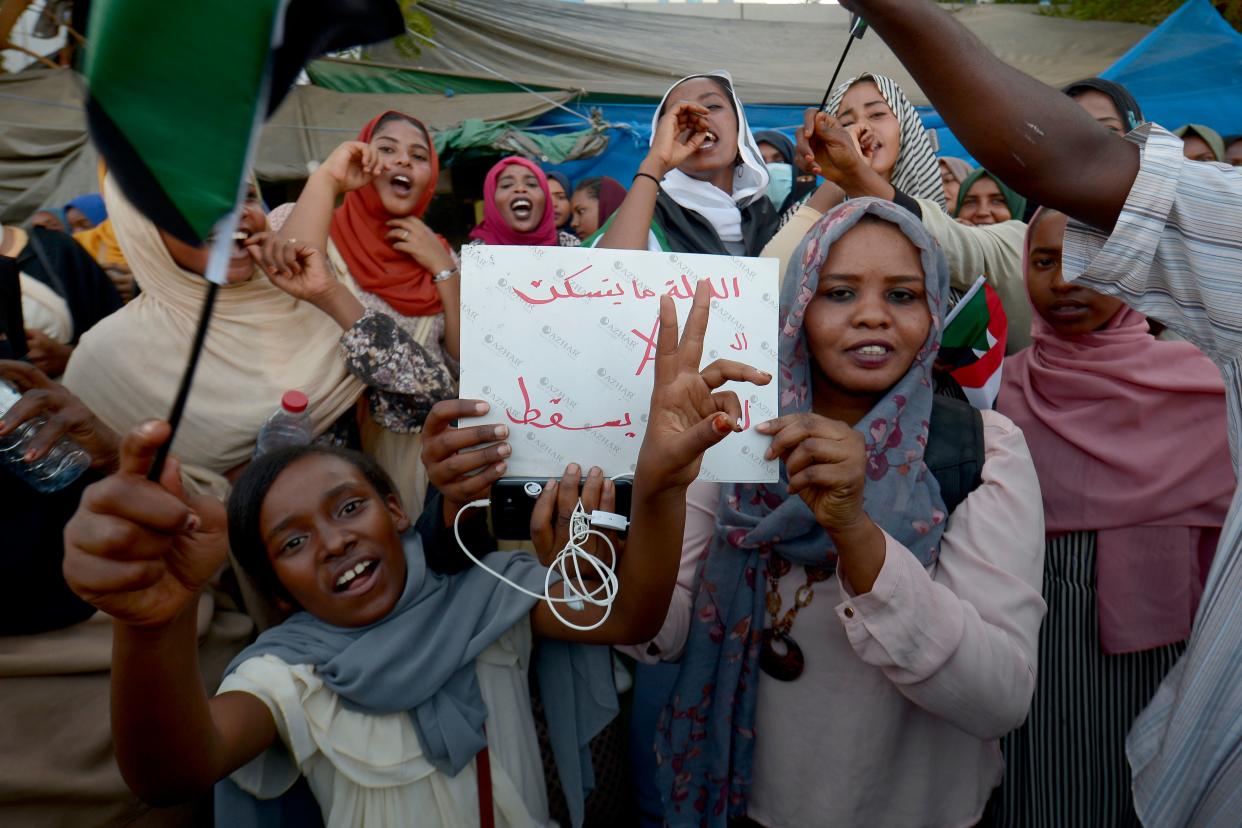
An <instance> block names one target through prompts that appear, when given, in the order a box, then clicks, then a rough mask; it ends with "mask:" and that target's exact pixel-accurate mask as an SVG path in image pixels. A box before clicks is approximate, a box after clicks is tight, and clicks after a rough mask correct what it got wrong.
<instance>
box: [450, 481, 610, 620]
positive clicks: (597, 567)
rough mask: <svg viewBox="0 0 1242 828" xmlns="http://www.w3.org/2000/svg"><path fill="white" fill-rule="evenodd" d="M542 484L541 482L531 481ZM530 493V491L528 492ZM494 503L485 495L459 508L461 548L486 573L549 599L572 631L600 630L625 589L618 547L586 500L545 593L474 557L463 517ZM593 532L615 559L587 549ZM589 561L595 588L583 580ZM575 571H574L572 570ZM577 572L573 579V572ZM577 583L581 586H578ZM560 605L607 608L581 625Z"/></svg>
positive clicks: (574, 519) (457, 531) (571, 521)
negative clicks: (596, 523) (594, 520)
mask: <svg viewBox="0 0 1242 828" xmlns="http://www.w3.org/2000/svg"><path fill="white" fill-rule="evenodd" d="M528 485H536V486H537V485H538V484H528ZM527 494H530V492H529V491H528V492H527ZM538 495H539V492H535V493H534V494H533V495H531V496H532V497H537V496H538ZM490 505H491V501H490V500H488V499H486V498H484V499H482V500H473V501H471V502H469V503H467V504H466V505H465V506H463V507H461V509H459V510H458V511H457V515H456V516H455V517H454V518H453V535H454V536H455V537H456V538H457V545H458V546H460V547H461V551H462V552H464V553H466V557H467V558H469V559H470V560H472V561H474V563H475V565H476V566H478V567H479V568H480V569H482V570H483V571H485V572H488V573H490V574H491V575H493V576H494V577H496V578H497V579H499V580H500V581H501V582H502V583H505V584H508V585H509V586H510V587H512V588H513V589H516V590H517V591H518V592H521V593H522V594H524V595H529V596H530V597H532V598H536V599H539V600H541V601H545V602H546V603H547V605H548V609H550V610H551V611H552V614H553V615H555V616H556V619H557V620H558V621H560V622H561V623H562V624H564V625H565V626H566V627H569V628H570V629H571V630H577V631H579V632H589V631H590V630H594V629H598V628H599V627H602V626H603V625H604V622H606V621H607V620H608V616H609V615H611V614H612V604H613V602H614V601H616V600H617V593H618V592H620V590H621V582H620V581H619V580H617V574H616V572H615V571H614V570H615V567H616V565H617V550H616V547H614V546H613V545H612V540H610V539H609V537H608V536H607V535H606V534H604V533H603V532H600V531H598V530H596V529H592V528H591V518H590V517H589V516H588V515H587V512H586V509H585V508H584V507H583V505H582V501H581V500H579V501H578V505H577V506H575V507H574V511H573V514H572V515H570V518H569V540H568V541H567V542H566V543H565V548H564V549H562V550H561V551H560V552H558V553H557V555H556V558H555V559H554V560H553V561H552V565H551V566H549V567H548V571H547V574H546V575H545V576H544V580H543V594H542V595H539V594H537V593H534V592H531V591H530V590H529V589H527V588H526V587H524V586H522V585H521V584H518V583H514V582H513V581H511V580H509V579H508V578H507V577H505V576H504V575H502V574H501V573H499V572H497V571H496V570H494V569H492V568H491V567H489V566H488V565H487V564H485V563H483V562H482V561H481V560H479V559H478V558H476V557H475V556H474V553H472V552H471V551H470V550H469V549H467V548H466V544H465V542H464V541H462V539H461V516H462V514H463V513H464V512H465V511H466V510H467V509H478V508H486V507H487V506H490ZM592 535H595V536H597V537H599V538H601V539H602V540H603V541H604V543H605V544H607V545H608V554H609V557H610V558H611V560H610V562H609V563H604V562H603V561H602V560H600V559H599V558H597V557H596V556H595V555H592V554H591V553H590V552H588V551H587V550H586V549H585V548H583V544H585V543H586V542H587V541H588V540H589V539H590V537H591V536H592ZM583 562H585V563H586V564H587V568H588V572H590V571H594V574H595V577H596V578H598V580H599V585H598V586H596V587H595V588H594V589H590V590H588V589H586V584H585V583H584V581H583V579H582V569H583V567H582V564H583ZM571 570H572V572H571ZM571 574H572V575H573V578H571V577H570V575H571ZM556 576H560V584H561V596H560V597H557V596H554V595H553V594H552V587H553V586H554V584H555V583H556ZM575 579H576V580H575ZM575 583H576V584H577V586H575ZM557 604H569V605H570V608H571V609H574V610H581V609H582V608H583V606H584V605H585V604H592V605H594V606H597V607H603V608H604V613H603V615H602V616H600V619H599V620H598V621H596V622H595V623H594V624H588V625H585V626H584V625H581V624H578V623H576V622H574V621H571V620H570V619H568V618H566V617H565V616H564V615H563V614H562V613H561V611H560V610H559V609H558V608H557Z"/></svg>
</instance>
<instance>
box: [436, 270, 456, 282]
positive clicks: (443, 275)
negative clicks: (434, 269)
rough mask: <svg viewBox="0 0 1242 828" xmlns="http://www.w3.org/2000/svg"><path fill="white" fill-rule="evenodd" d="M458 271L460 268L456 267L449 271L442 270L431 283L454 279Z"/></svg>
mask: <svg viewBox="0 0 1242 828" xmlns="http://www.w3.org/2000/svg"><path fill="white" fill-rule="evenodd" d="M457 271H458V268H457V267H456V266H453V267H450V268H449V269H448V270H441V271H440V272H439V273H437V274H436V275H435V276H432V277H431V281H433V282H444V281H447V280H449V279H452V278H453V277H454V276H456V275H457Z"/></svg>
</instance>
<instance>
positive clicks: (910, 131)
mask: <svg viewBox="0 0 1242 828" xmlns="http://www.w3.org/2000/svg"><path fill="white" fill-rule="evenodd" d="M860 80H869V81H871V82H872V83H874V84H875V85H876V87H877V88H878V89H879V90H880V94H881V95H883V96H884V100H885V101H887V102H888V107H889V109H891V110H893V114H894V115H896V116H897V120H898V121H899V122H900V123H901V149H900V151H899V152H898V154H897V164H896V165H895V166H894V167H893V175H892V178H891V180H890V183H891V184H892V185H893V186H894V187H896V188H897V189H898V190H901V191H902V192H903V193H905V194H906V195H908V196H910V197H911V198H922V199H929V200H931V201H934V202H936V203H937V204H939V205H940V207H941V209H944V207H945V201H944V187H943V186H942V185H941V183H940V168H939V166H937V162H936V151H935V150H934V149H932V143H931V139H930V138H929V137H928V135H927V127H925V126H923V120H922V119H921V118H919V114H918V112H917V111H916V110H915V109H914V104H912V103H910V99H909V98H907V97H906V93H905V92H903V91H901V87H900V86H898V85H897V83H896V81H894V80H893V79H892V78H887V77H885V76H884V75H876V74H873V73H870V72H867V73H865V74H862V75H859V76H858V77H856V78H850V79H849V80H847V81H846V82H845V83H843V84H841V85H840V86H838V87H837V88H836V89H834V90H833V91H832V97H831V98H830V99H829V100H828V110H827V111H828V112H831V113H833V114H834V115H835V114H836V113H837V112H838V110H840V108H841V99H842V98H844V97H845V93H846V92H847V91H848V90H849V88H850V87H851V86H853V85H854V84H856V83H858V82H859V81H860Z"/></svg>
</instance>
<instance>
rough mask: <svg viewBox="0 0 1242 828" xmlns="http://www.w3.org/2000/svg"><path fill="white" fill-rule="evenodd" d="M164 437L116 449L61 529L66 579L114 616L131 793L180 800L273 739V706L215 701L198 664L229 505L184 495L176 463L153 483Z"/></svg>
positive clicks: (148, 426) (119, 717)
mask: <svg viewBox="0 0 1242 828" xmlns="http://www.w3.org/2000/svg"><path fill="white" fill-rule="evenodd" d="M168 438H169V428H168V425H167V424H166V423H157V422H147V423H143V424H142V425H139V426H137V427H136V428H135V429H134V430H133V431H131V432H130V433H129V434H128V435H126V437H125V439H124V441H123V442H122V444H121V452H120V471H119V472H118V473H117V474H115V475H113V476H111V477H109V478H107V479H105V480H103V481H100V482H99V483H96V484H95V485H93V486H91V487H90V488H88V489H87V490H86V493H85V494H84V495H83V496H82V504H81V506H80V507H79V508H78V512H77V514H75V515H74V516H73V518H72V520H70V522H69V524H68V526H66V528H65V563H64V570H65V580H66V581H67V582H68V584H69V586H70V588H72V589H73V591H74V592H76V593H77V594H78V595H79V596H80V597H81V598H83V599H84V600H86V601H88V602H89V603H91V604H93V605H94V606H95V607H97V608H99V609H101V610H103V611H104V612H106V613H108V614H109V615H111V616H112V617H113V619H114V621H113V625H112V629H113V639H112V641H113V643H112V736H113V741H114V742H115V746H116V758H117V763H118V764H119V765H120V768H121V775H122V776H123V777H124V778H125V782H126V784H128V785H129V787H130V789H131V790H133V791H134V793H136V794H138V796H140V797H142V798H143V799H144V800H146V801H148V802H150V803H152V804H155V805H165V804H172V803H176V802H184V801H187V800H190V799H193V798H194V797H196V796H199V795H201V794H203V793H205V792H206V791H208V790H210V789H211V786H212V785H214V784H215V783H216V782H217V781H219V780H220V779H222V778H224V777H225V776H227V775H228V774H229V773H231V772H232V771H234V770H236V769H237V768H239V767H241V766H242V765H244V764H245V763H246V762H248V761H250V760H251V759H253V758H254V757H255V756H258V755H259V754H260V753H261V752H262V751H263V750H264V749H265V748H267V747H268V746H269V745H271V744H272V742H273V741H274V740H275V739H276V724H275V722H274V720H273V719H272V714H271V713H270V712H269V711H268V709H267V707H266V705H264V704H263V702H262V701H260V700H259V699H258V698H256V697H253V696H250V695H247V694H244V693H224V694H221V695H219V696H217V697H215V698H214V699H209V698H208V696H207V690H206V688H205V687H204V686H203V679H202V675H201V674H200V672H199V667H198V635H197V624H196V620H197V611H196V610H197V607H198V599H199V593H200V591H201V589H202V587H203V586H204V585H205V584H206V583H207V580H208V579H209V578H210V577H211V576H212V575H214V574H215V572H216V571H217V570H218V569H219V568H220V566H221V565H222V564H223V563H224V560H225V557H226V550H227V548H228V541H227V537H226V527H225V516H224V507H223V505H222V504H220V503H219V501H216V500H213V499H212V498H209V497H199V498H187V497H185V495H184V493H183V492H182V491H181V484H180V464H178V463H177V462H176V460H175V459H170V460H169V462H168V465H167V466H166V467H165V469H164V474H163V476H162V478H161V480H160V482H159V483H158V484H157V483H152V482H150V481H148V480H147V479H146V472H147V470H148V469H149V468H150V465H151V461H152V458H153V457H154V456H155V452H156V450H157V449H158V447H159V446H160V445H162V444H163V443H164V442H165V441H166V440H168Z"/></svg>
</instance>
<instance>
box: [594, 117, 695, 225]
mask: <svg viewBox="0 0 1242 828" xmlns="http://www.w3.org/2000/svg"><path fill="white" fill-rule="evenodd" d="M706 114H707V109H706V108H705V107H703V106H700V105H699V104H696V103H691V102H690V101H680V102H678V103H677V104H675V105H673V106H672V107H670V108H669V110H668V112H665V113H664V115H662V116H661V117H660V120H659V121H658V122H657V123H656V130H655V135H653V136H652V140H651V149H650V150H649V151H648V152H647V157H646V158H644V159H643V162H642V163H641V164H639V165H638V175H637V176H635V177H634V183H633V185H632V186H631V187H630V191H629V193H627V194H626V196H625V201H623V202H621V206H620V207H618V208H617V212H616V214H615V215H614V216H613V218H612V223H611V224H610V225H609V227H608V232H606V233H604V236H603V238H601V239H600V240H599V244H598V245H597V246H598V247H609V248H613V249H616V250H646V249H647V234H648V233H649V232H650V230H651V220H652V218H654V217H655V205H656V197H657V196H659V195H660V181H661V179H663V178H664V176H665V175H666V174H667V173H668V171H669V170H672V169H675V168H676V167H677V165H678V164H680V163H682V162H683V161H685V160H686V159H687V158H689V157H690V156H691V155H693V154H694V152H695V151H696V150H697V149H698V148H699V147H700V146H701V145H702V143H703V141H705V140H706V139H707V122H706V121H705V120H703V116H704V115H706Z"/></svg>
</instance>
